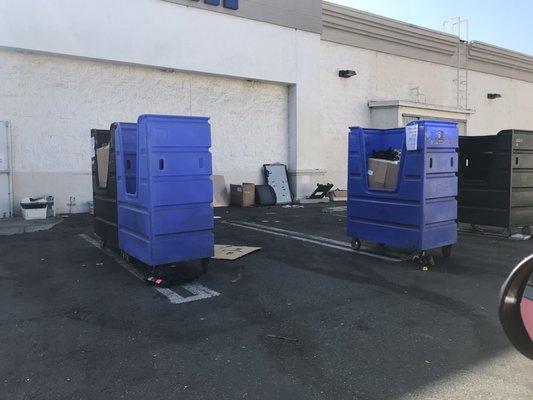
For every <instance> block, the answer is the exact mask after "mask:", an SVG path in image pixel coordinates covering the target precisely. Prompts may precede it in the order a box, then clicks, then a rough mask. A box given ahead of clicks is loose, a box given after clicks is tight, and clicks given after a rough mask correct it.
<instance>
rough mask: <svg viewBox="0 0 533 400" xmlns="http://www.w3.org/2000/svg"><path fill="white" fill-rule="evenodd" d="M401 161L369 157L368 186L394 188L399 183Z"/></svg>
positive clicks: (371, 187)
mask: <svg viewBox="0 0 533 400" xmlns="http://www.w3.org/2000/svg"><path fill="white" fill-rule="evenodd" d="M399 169H400V162H399V161H389V160H380V159H377V158H369V159H368V187H369V188H370V189H389V190H394V189H396V186H397V185H398V171H399Z"/></svg>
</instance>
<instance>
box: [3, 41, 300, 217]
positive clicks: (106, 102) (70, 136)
mask: <svg viewBox="0 0 533 400" xmlns="http://www.w3.org/2000/svg"><path fill="white" fill-rule="evenodd" d="M0 82H2V90H1V91H0V120H10V121H11V129H12V137H13V150H14V160H13V161H14V165H13V166H14V192H15V193H14V194H15V204H17V203H18V199H20V198H21V197H22V196H25V195H40V194H54V195H55V196H56V204H57V208H58V211H59V212H66V211H68V207H67V205H66V204H67V203H68V200H69V196H71V195H72V196H75V197H76V200H77V203H78V205H77V207H75V208H74V211H84V210H86V209H87V207H86V205H85V202H86V201H87V200H90V199H91V198H92V183H91V179H90V168H91V164H90V140H89V138H90V129H91V128H108V127H109V125H110V124H111V123H112V122H114V121H135V120H136V118H137V117H138V116H139V115H140V114H143V113H156V114H178V115H179V114H182V115H200V116H208V117H211V126H212V138H213V148H212V152H213V161H214V172H215V173H216V174H223V175H224V176H225V178H226V183H240V182H243V181H251V182H262V175H261V166H262V164H263V163H267V162H283V163H288V157H289V155H288V111H287V104H288V87H287V86H286V85H278V84H270V83H260V82H250V81H246V80H239V79H230V78H222V77H215V76H207V75H199V74H191V73H183V72H163V71H161V70H158V69H154V68H146V67H138V66H128V65H121V64H112V63H108V62H97V61H87V60H80V59H73V58H67V57H62V56H48V55H39V54H23V53H21V52H15V51H11V50H0Z"/></svg>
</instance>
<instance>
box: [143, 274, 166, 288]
mask: <svg viewBox="0 0 533 400" xmlns="http://www.w3.org/2000/svg"><path fill="white" fill-rule="evenodd" d="M144 282H145V283H146V284H147V285H148V286H163V285H164V283H165V281H164V280H163V278H160V277H157V276H148V277H147V278H146V279H145V280H144Z"/></svg>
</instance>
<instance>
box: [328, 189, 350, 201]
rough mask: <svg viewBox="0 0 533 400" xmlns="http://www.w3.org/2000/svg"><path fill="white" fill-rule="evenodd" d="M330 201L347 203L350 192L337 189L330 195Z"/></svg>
mask: <svg viewBox="0 0 533 400" xmlns="http://www.w3.org/2000/svg"><path fill="white" fill-rule="evenodd" d="M328 197H329V200H330V201H346V200H348V191H347V190H341V189H335V190H332V191H331V192H329V193H328Z"/></svg>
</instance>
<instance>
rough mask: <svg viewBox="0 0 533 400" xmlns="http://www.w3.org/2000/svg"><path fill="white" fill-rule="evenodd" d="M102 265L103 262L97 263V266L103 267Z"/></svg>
mask: <svg viewBox="0 0 533 400" xmlns="http://www.w3.org/2000/svg"><path fill="white" fill-rule="evenodd" d="M102 265H104V263H103V262H98V263H96V266H97V267H101V266H102Z"/></svg>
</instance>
